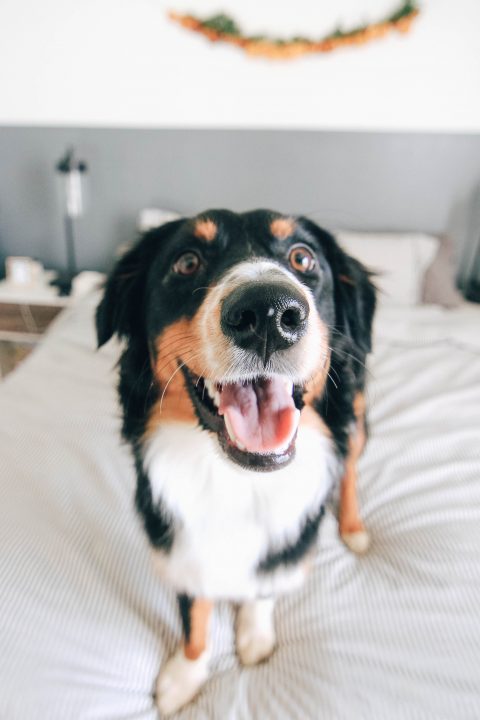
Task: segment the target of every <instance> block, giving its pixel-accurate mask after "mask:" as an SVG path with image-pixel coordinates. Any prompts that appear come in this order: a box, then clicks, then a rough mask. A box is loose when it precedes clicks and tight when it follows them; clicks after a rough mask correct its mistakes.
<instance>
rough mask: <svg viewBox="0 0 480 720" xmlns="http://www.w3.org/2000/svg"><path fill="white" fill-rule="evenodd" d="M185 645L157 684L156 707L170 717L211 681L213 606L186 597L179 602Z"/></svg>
mask: <svg viewBox="0 0 480 720" xmlns="http://www.w3.org/2000/svg"><path fill="white" fill-rule="evenodd" d="M178 601H179V606H180V614H181V616H182V624H183V631H184V643H183V644H182V645H181V646H180V648H179V649H178V650H177V652H176V653H175V655H174V656H173V657H172V658H171V659H170V660H169V661H168V662H167V664H166V665H165V667H164V668H163V669H162V670H161V672H160V675H159V677H158V680H157V693H156V699H157V706H158V708H159V710H160V712H161V713H162V715H170V714H171V713H174V712H176V711H177V710H178V709H179V708H181V707H183V705H186V704H187V703H188V702H190V700H192V698H193V697H195V695H196V694H197V692H198V691H199V690H200V688H201V687H202V685H203V684H204V682H205V681H206V680H207V678H208V663H209V660H210V643H209V628H210V617H211V612H212V603H211V602H210V601H209V600H203V599H193V598H190V597H188V596H187V595H180V596H179V598H178Z"/></svg>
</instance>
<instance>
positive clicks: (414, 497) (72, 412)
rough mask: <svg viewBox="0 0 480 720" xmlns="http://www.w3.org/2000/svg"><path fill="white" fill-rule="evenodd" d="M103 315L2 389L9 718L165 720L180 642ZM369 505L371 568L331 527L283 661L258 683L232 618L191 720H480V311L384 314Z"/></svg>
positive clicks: (289, 628) (364, 468)
mask: <svg viewBox="0 0 480 720" xmlns="http://www.w3.org/2000/svg"><path fill="white" fill-rule="evenodd" d="M96 300H97V298H96V297H90V298H88V299H86V300H83V301H82V302H81V303H79V304H78V305H77V306H74V307H71V308H69V309H68V310H66V311H65V312H64V313H62V315H61V317H60V318H59V319H58V320H57V322H56V323H55V325H54V327H53V329H52V331H51V332H50V333H49V335H48V336H47V338H46V341H45V342H44V344H43V345H42V346H41V347H40V348H39V349H38V350H37V351H36V352H35V353H33V354H32V356H30V358H28V359H27V360H26V361H25V363H24V364H23V365H21V366H20V367H19V368H18V370H17V371H15V372H14V373H12V375H10V376H9V377H8V378H7V380H6V381H5V382H4V383H3V384H2V385H1V386H0V408H1V412H0V718H2V719H5V720H17V719H18V720H30V719H31V720H34V719H35V720H36V719H37V718H38V719H46V720H69V719H70V718H89V719H92V720H93V719H95V720H120V719H122V720H134V719H135V720H150V719H153V718H157V712H156V710H155V706H154V702H153V698H152V690H153V687H154V680H155V677H156V674H157V672H158V669H159V667H160V666H161V664H162V663H163V662H165V660H166V658H167V657H168V656H169V655H170V654H171V653H172V652H173V650H174V648H175V647H176V645H177V643H178V641H179V637H180V622H179V617H178V614H177V610H176V603H175V598H174V596H173V595H172V593H171V592H169V591H168V590H167V589H166V588H164V587H162V584H161V582H160V581H159V579H158V578H157V577H156V576H155V574H154V572H153V569H152V566H151V564H150V557H149V553H148V551H147V542H146V539H145V537H144V535H143V533H142V531H141V528H140V523H139V521H138V519H137V517H136V515H135V513H134V509H133V503H132V495H133V490H134V474H133V468H132V461H131V458H130V455H129V452H128V449H127V448H126V447H125V446H122V445H121V444H120V443H119V439H118V438H119V425H120V415H119V408H118V405H117V401H116V396H115V388H114V385H115V371H114V364H115V361H116V358H117V354H118V348H117V347H116V346H115V345H113V344H111V345H110V346H108V347H107V348H106V349H105V350H102V351H100V352H95V351H94V332H93V308H94V305H95V302H96ZM375 347H376V350H375V355H374V357H373V359H372V362H371V365H370V382H369V401H370V406H371V411H370V425H371V440H370V443H369V445H368V448H367V451H366V453H365V455H364V457H363V459H362V462H361V468H360V469H361V482H360V488H361V489H360V499H361V504H362V508H363V514H364V517H365V520H366V522H367V523H368V527H369V528H370V531H371V534H372V547H371V550H370V552H369V554H368V555H367V556H365V557H364V558H357V557H354V556H353V555H352V554H350V553H349V552H348V551H347V550H346V548H345V547H344V546H343V545H342V543H341V542H340V541H339V539H338V536H337V528H336V523H335V519H334V514H333V511H332V509H330V511H329V512H328V513H327V515H326V518H325V520H324V522H323V524H322V528H321V536H320V541H319V552H318V559H317V562H316V566H315V570H314V572H313V574H312V575H311V577H310V579H309V582H308V584H307V586H306V587H305V589H304V590H303V591H302V592H299V593H298V594H295V595H291V596H289V597H285V598H284V599H282V600H281V601H280V602H279V603H278V607H277V610H276V622H277V628H278V649H277V650H276V652H275V654H274V656H273V657H272V658H271V659H270V660H269V661H268V662H267V663H265V664H263V665H261V666H259V667H256V668H251V669H242V668H241V667H240V666H239V664H238V662H237V659H236V657H235V654H234V647H233V632H232V627H233V610H232V608H231V607H229V606H228V605H227V604H224V605H221V606H219V607H218V608H217V610H216V614H215V617H214V627H213V631H214V633H213V634H214V661H213V670H214V673H213V677H212V679H211V680H210V681H209V682H208V684H207V686H206V687H205V689H204V690H203V691H202V693H201V694H200V696H199V697H198V699H197V700H196V701H195V703H194V704H192V705H191V706H189V707H187V708H186V709H184V710H183V711H182V712H181V713H179V716H178V717H181V718H184V719H187V718H189V719H193V718H195V719H197V718H219V719H221V720H226V719H228V720H248V719H254V720H255V719H257V718H258V719H261V720H264V719H266V720H269V719H272V720H284V719H285V720H286V719H292V718H299V719H308V718H312V719H313V718H314V719H319V720H322V719H324V718H325V720H336V719H339V720H343V719H348V720H349V719H350V718H355V719H357V718H369V719H372V718H381V719H382V720H384V719H388V718H392V719H395V718H401V719H403V718H432V720H433V719H434V718H435V720H439V719H440V718H460V719H461V720H467V719H469V718H471V719H472V720H474V719H478V717H480V310H479V309H478V307H474V306H473V305H465V306H462V307H461V308H459V309H457V310H454V311H449V312H446V311H442V310H440V309H438V308H434V307H421V308H407V309H405V308H404V309H396V308H390V309H384V310H382V311H380V313H379V316H378V319H377V324H376V342H375Z"/></svg>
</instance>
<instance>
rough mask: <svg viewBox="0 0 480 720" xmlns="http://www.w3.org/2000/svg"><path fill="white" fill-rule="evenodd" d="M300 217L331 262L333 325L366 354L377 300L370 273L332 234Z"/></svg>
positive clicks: (369, 345) (370, 343)
mask: <svg viewBox="0 0 480 720" xmlns="http://www.w3.org/2000/svg"><path fill="white" fill-rule="evenodd" d="M301 221H302V225H303V226H304V228H305V229H306V230H307V231H308V232H310V233H311V234H312V235H313V236H314V237H316V238H317V240H318V241H319V242H320V244H321V246H322V249H323V252H324V253H325V257H326V259H327V261H328V263H329V265H330V269H331V272H332V276H333V283H334V302H335V322H336V326H337V328H338V329H339V330H340V331H341V332H342V333H343V334H344V335H346V336H347V337H348V338H350V340H351V341H352V342H353V344H354V346H355V347H356V348H357V349H358V350H359V351H360V352H361V353H363V354H365V355H366V354H367V353H369V352H370V350H371V349H372V321H373V315H374V312H375V303H376V291H375V286H374V284H373V283H372V277H373V273H371V272H369V270H368V269H367V268H366V267H364V266H363V265H362V263H360V262H359V261H358V260H356V259H355V258H353V257H351V256H350V255H348V254H347V253H346V252H345V251H344V250H343V249H342V248H341V247H340V246H339V245H338V243H337V241H336V240H335V238H334V237H333V235H331V234H330V233H328V232H327V231H326V230H323V229H322V228H320V227H319V226H318V225H316V224H315V223H313V222H312V221H311V220H308V219H307V218H301Z"/></svg>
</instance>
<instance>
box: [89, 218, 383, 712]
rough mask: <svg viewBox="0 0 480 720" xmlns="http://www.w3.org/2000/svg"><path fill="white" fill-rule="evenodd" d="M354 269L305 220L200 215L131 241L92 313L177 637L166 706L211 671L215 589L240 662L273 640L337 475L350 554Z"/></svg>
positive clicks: (366, 294)
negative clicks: (116, 351)
mask: <svg viewBox="0 0 480 720" xmlns="http://www.w3.org/2000/svg"><path fill="white" fill-rule="evenodd" d="M374 308H375V291H374V288H373V285H372V283H371V281H370V276H369V273H368V272H367V270H366V269H365V268H364V267H363V266H362V265H361V264H360V263H359V262H357V261H356V260H354V259H353V258H351V257H349V256H348V255H346V254H345V252H343V251H342V250H341V248H340V247H339V246H338V245H337V243H336V241H335V239H334V237H332V235H330V234H329V233H327V232H326V231H324V230H322V229H321V228H319V227H318V226H317V225H315V224H314V223H313V222H311V221H309V220H308V219H306V218H304V217H296V218H294V217H286V216H283V215H281V214H279V213H275V212H271V211H267V210H257V211H254V212H249V213H245V214H236V213H233V212H229V211H227V210H212V211H208V212H206V213H203V214H202V215H199V216H197V217H194V218H186V219H180V220H176V221H173V222H170V223H168V224H166V225H164V226H162V227H160V228H158V229H155V230H152V231H150V232H148V233H147V234H145V235H144V236H143V237H142V238H141V239H140V241H139V242H138V243H137V245H136V246H134V247H133V249H131V250H130V251H129V252H128V253H127V254H126V255H125V256H123V257H122V259H121V260H120V261H119V262H118V264H117V266H116V267H115V269H114V271H113V273H112V274H111V276H110V277H109V279H108V282H107V285H106V289H105V294H104V297H103V299H102V301H101V303H100V305H99V307H98V310H97V330H98V341H99V345H103V343H105V342H107V340H109V338H110V337H111V336H112V335H114V334H117V335H118V336H119V337H120V338H122V339H124V341H125V348H124V352H123V355H122V358H121V363H120V383H119V392H120V399H121V403H122V406H123V435H124V437H125V439H126V440H127V441H128V442H129V443H130V444H131V446H132V448H133V453H134V456H135V462H136V471H137V492H136V505H137V509H138V512H139V513H140V515H141V517H142V519H143V523H144V527H145V531H146V533H147V535H148V538H149V540H150V543H151V546H152V548H153V552H154V558H155V563H156V566H157V567H158V571H159V572H160V574H161V576H162V577H163V579H164V580H165V582H166V583H168V584H169V585H170V586H171V587H172V588H173V589H174V590H175V592H176V593H177V594H178V599H179V605H180V613H181V617H182V622H183V627H184V635H185V638H184V643H183V644H182V645H181V647H180V648H179V650H178V652H177V653H176V655H175V656H174V657H173V658H172V659H171V660H170V661H169V662H168V663H167V664H166V666H165V667H164V668H163V670H162V671H161V673H160V676H159V679H158V683H157V703H158V706H159V708H160V709H161V710H162V711H163V712H164V713H166V714H168V713H170V712H173V711H174V710H176V709H178V708H179V707H181V706H182V705H183V704H185V703H186V702H188V701H189V700H190V699H191V698H192V697H193V696H194V695H195V694H196V692H197V691H198V689H199V688H200V687H201V685H202V684H203V683H204V682H205V680H206V679H207V676H208V663H209V657H210V643H209V637H208V626H209V617H210V614H211V610H212V605H213V602H214V601H215V600H218V599H228V600H232V601H234V602H237V603H239V604H240V608H239V612H238V618H237V630H236V638H237V651H238V655H239V657H240V660H241V661H242V662H243V663H244V664H247V665H250V664H254V663H257V662H259V661H260V660H262V659H264V658H266V657H267V656H268V655H269V654H270V653H271V652H272V650H273V648H274V645H275V631H274V624H273V609H274V598H275V597H276V596H277V595H278V594H279V593H283V592H286V591H290V590H292V589H294V588H297V587H298V586H299V585H301V583H302V581H303V579H304V577H305V573H306V571H307V569H308V566H309V564H310V560H311V556H312V552H313V550H314V547H315V542H316V539H317V533H318V529H319V525H320V521H321V518H322V515H323V511H324V503H325V500H326V498H327V495H328V494H329V491H330V490H331V488H332V485H333V484H334V483H335V482H336V481H337V479H338V480H339V481H340V483H341V492H340V517H339V524H340V534H341V536H342V538H343V540H344V542H345V543H346V544H347V545H348V546H349V547H350V548H351V549H352V550H354V551H356V552H363V551H364V550H365V549H366V547H367V544H368V535H367V533H366V531H365V528H364V526H363V524H362V521H361V519H360V517H359V512H358V503H357V499H356V462H357V459H358V456H359V454H360V453H361V451H362V448H363V445H364V443H365V437H366V430H365V402H364V395H363V392H364V385H365V359H366V356H367V354H368V352H369V351H370V349H371V325H372V317H373V313H374Z"/></svg>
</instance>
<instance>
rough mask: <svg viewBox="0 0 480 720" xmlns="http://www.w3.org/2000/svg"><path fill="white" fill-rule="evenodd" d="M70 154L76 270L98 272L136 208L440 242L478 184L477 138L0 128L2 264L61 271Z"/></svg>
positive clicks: (127, 235) (127, 231) (126, 236)
mask: <svg viewBox="0 0 480 720" xmlns="http://www.w3.org/2000/svg"><path fill="white" fill-rule="evenodd" d="M68 144H74V145H75V146H76V147H77V149H78V151H79V154H80V155H81V156H82V157H83V158H85V159H86V160H87V162H88V164H89V167H90V172H89V180H88V192H89V207H88V212H87V214H86V216H85V218H84V219H83V220H82V221H81V224H80V227H79V233H78V245H77V254H78V258H79V265H80V266H81V267H82V268H96V269H104V268H105V267H107V266H108V265H109V263H110V260H111V257H112V254H113V251H114V248H115V247H116V245H118V244H119V243H123V242H125V241H127V240H130V239H131V238H132V235H133V234H134V225H135V218H136V215H137V213H138V210H139V209H140V208H142V207H145V206H160V207H165V208H171V209H176V210H179V211H181V212H185V213H187V214H190V213H195V212H198V211H200V210H203V209H205V208H207V207H215V206H216V207H229V208H232V209H237V210H244V209H249V208H253V207H260V206H265V207H273V208H277V209H280V210H283V211H286V212H293V213H307V214H309V215H311V216H312V217H313V218H314V219H315V220H317V221H318V222H321V223H322V222H323V223H324V224H326V225H327V226H330V227H340V226H342V227H346V228H356V229H369V230H423V231H428V232H434V233H440V232H443V231H445V230H446V228H447V225H448V221H449V217H450V214H451V211H452V209H453V208H454V207H455V205H456V204H457V203H458V202H459V201H460V200H461V199H462V198H463V197H465V196H466V195H467V194H468V193H469V192H471V189H472V187H474V185H475V183H476V182H477V181H478V180H479V178H480V135H453V134H414V133H413V134H411V133H398V134H396V133H342V132H303V131H302V132H297V131H252V130H238V131H232V130H224V131H223V130H166V129H164V130H161V129H158V130H156V129H99V128H64V127H60V128H41V127H34V128H28V127H3V128H0V253H1V255H2V257H4V256H5V255H6V254H28V255H33V256H36V257H39V258H40V259H41V260H42V261H43V262H44V263H46V264H47V265H48V266H51V267H59V266H61V265H62V264H63V263H64V257H65V250H64V245H63V235H62V220H61V203H60V194H59V189H58V187H57V184H56V183H57V180H56V178H55V173H54V170H53V168H54V164H55V162H56V160H57V159H58V158H59V156H60V155H61V153H62V152H63V151H64V149H65V147H66V146H67V145H68Z"/></svg>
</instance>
